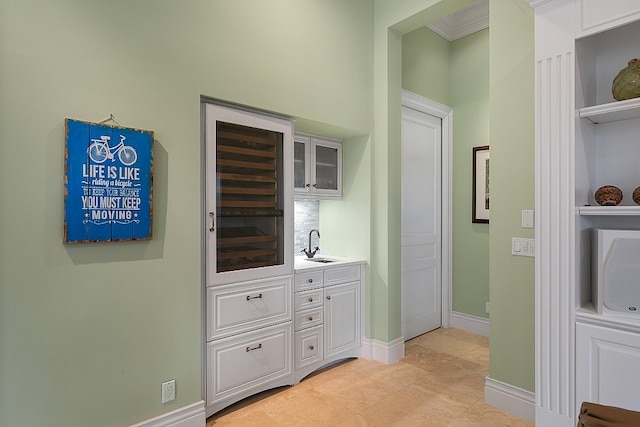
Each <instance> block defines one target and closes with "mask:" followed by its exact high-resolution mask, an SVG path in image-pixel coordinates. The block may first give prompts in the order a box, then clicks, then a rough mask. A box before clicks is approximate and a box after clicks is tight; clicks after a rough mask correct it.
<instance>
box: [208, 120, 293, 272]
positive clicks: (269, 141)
mask: <svg viewBox="0 0 640 427" xmlns="http://www.w3.org/2000/svg"><path fill="white" fill-rule="evenodd" d="M216 133H217V138H216V141H217V143H216V172H217V174H216V180H217V183H216V184H217V194H216V202H217V203H216V206H217V217H218V227H217V228H218V231H217V236H216V239H217V255H216V256H217V261H218V262H217V270H216V271H217V272H218V273H219V272H223V271H230V270H239V269H246V268H255V267H264V266H272V265H278V264H282V263H283V262H284V253H283V243H284V242H283V239H284V233H283V227H284V223H283V219H284V215H283V206H282V200H281V198H280V197H279V195H278V189H279V188H282V134H280V133H278V132H273V131H269V130H263V129H257V128H251V127H247V126H241V125H236V124H233V123H225V122H217V129H216Z"/></svg>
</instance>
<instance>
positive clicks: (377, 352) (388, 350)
mask: <svg viewBox="0 0 640 427" xmlns="http://www.w3.org/2000/svg"><path fill="white" fill-rule="evenodd" d="M362 357H363V358H365V359H369V360H375V361H378V362H382V363H386V364H387V365H390V364H392V363H394V362H397V361H398V360H400V359H402V358H403V357H404V338H403V337H400V338H397V339H395V340H393V341H391V342H389V343H387V342H384V341H379V340H376V339H370V338H365V339H363V340H362Z"/></svg>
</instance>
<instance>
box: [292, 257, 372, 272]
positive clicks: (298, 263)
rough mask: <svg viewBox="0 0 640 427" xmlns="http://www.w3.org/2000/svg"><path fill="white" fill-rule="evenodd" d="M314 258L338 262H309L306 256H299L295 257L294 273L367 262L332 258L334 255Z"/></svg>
mask: <svg viewBox="0 0 640 427" xmlns="http://www.w3.org/2000/svg"><path fill="white" fill-rule="evenodd" d="M314 258H327V259H335V260H336V261H334V262H326V263H325V262H313V261H307V257H306V256H297V257H295V262H294V265H293V269H294V271H296V272H298V271H307V270H313V269H321V268H327V267H334V266H335V267H337V266H344V265H350V264H363V263H364V262H365V261H364V260H361V259H354V258H345V257H338V256H332V255H325V254H318V255H316V256H315V257H314Z"/></svg>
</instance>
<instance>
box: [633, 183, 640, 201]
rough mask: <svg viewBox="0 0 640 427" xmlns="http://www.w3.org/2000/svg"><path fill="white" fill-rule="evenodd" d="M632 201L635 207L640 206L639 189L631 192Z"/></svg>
mask: <svg viewBox="0 0 640 427" xmlns="http://www.w3.org/2000/svg"><path fill="white" fill-rule="evenodd" d="M633 201H634V202H636V205H640V187H637V188H636V189H635V190H633Z"/></svg>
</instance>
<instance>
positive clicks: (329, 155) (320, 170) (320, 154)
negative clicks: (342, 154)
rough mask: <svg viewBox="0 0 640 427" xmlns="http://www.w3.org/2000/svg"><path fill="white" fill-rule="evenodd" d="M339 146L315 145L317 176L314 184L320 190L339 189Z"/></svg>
mask: <svg viewBox="0 0 640 427" xmlns="http://www.w3.org/2000/svg"><path fill="white" fill-rule="evenodd" d="M338 155H339V153H338V148H337V147H330V146H326V145H321V144H316V145H315V166H316V176H315V182H314V184H313V186H314V187H315V188H316V189H318V190H337V189H338V167H339V164H338Z"/></svg>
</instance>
